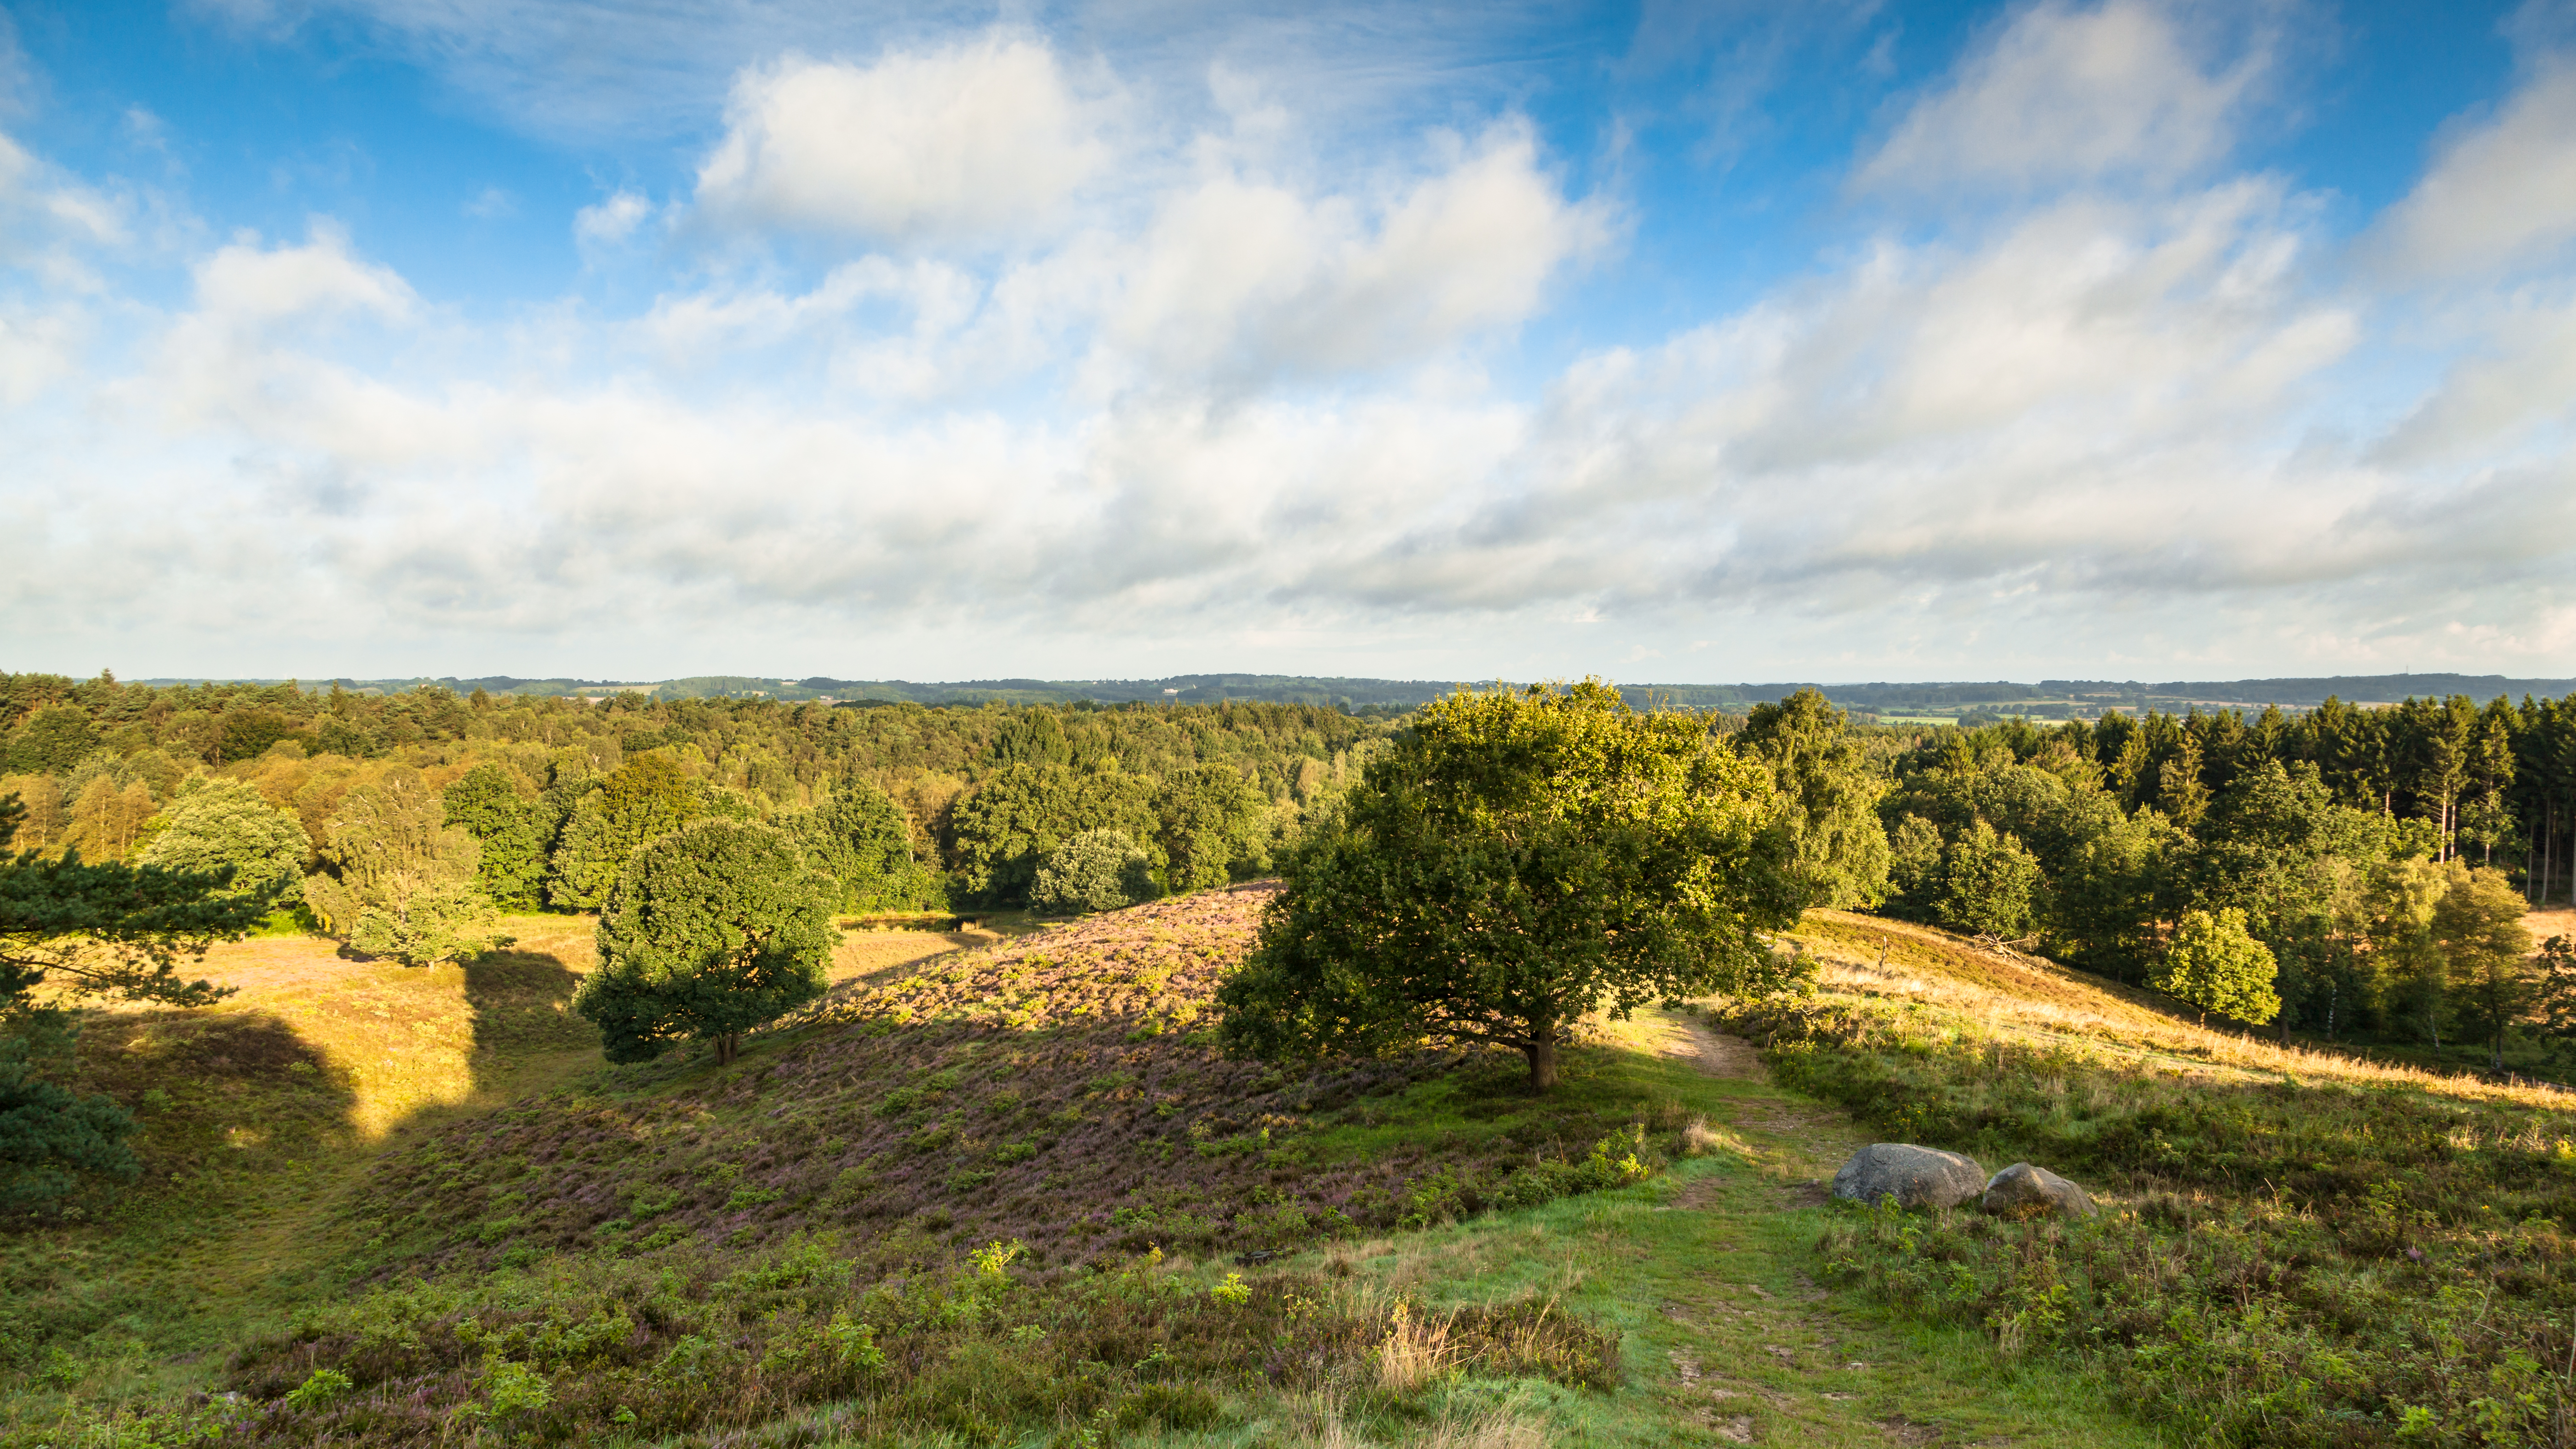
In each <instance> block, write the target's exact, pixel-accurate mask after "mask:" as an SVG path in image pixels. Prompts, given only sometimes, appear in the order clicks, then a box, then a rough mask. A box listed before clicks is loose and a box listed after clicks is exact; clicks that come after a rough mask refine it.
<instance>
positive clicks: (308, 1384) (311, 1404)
mask: <svg viewBox="0 0 2576 1449" xmlns="http://www.w3.org/2000/svg"><path fill="white" fill-rule="evenodd" d="M355 1387H357V1385H356V1384H355V1383H353V1382H351V1381H350V1378H349V1376H348V1375H347V1374H344V1373H342V1372H340V1371H339V1370H338V1369H335V1368H317V1369H315V1370H314V1371H313V1372H312V1373H311V1374H310V1375H308V1376H307V1377H306V1378H305V1380H304V1382H302V1383H300V1384H297V1385H296V1386H295V1387H294V1388H291V1389H289V1390H287V1391H286V1395H285V1397H284V1398H283V1399H281V1400H280V1401H279V1402H281V1403H283V1404H285V1405H286V1407H288V1408H290V1409H294V1410H297V1411H298V1412H305V1411H310V1410H313V1409H319V1408H322V1407H323V1406H325V1405H327V1404H333V1403H337V1402H338V1401H339V1400H341V1399H344V1398H347V1397H348V1394H349V1390H351V1389H353V1388H355Z"/></svg>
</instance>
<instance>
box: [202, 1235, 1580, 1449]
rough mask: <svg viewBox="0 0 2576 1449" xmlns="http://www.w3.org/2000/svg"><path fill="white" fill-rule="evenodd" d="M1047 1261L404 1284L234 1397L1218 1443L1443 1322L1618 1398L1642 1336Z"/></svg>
mask: <svg viewBox="0 0 2576 1449" xmlns="http://www.w3.org/2000/svg"><path fill="white" fill-rule="evenodd" d="M1024 1258H1025V1255H1024V1254H1023V1253H1022V1252H1021V1251H1020V1250H1019V1248H1018V1245H1016V1244H1011V1243H992V1244H988V1245H985V1246H983V1247H981V1248H978V1249H975V1250H974V1251H972V1252H970V1253H967V1254H965V1255H963V1256H962V1258H958V1259H951V1260H949V1261H947V1262H945V1263H940V1264H920V1265H917V1271H914V1272H912V1273H910V1274H908V1275H904V1276H900V1277H880V1278H877V1279H875V1280H874V1281H872V1282H868V1283H866V1284H865V1286H862V1285H861V1283H860V1281H859V1279H858V1278H857V1277H854V1276H853V1275H852V1274H851V1273H850V1272H848V1271H846V1270H847V1269H848V1268H849V1266H850V1264H851V1260H849V1259H845V1258H842V1257H839V1256H838V1255H837V1252H836V1251H835V1250H834V1249H833V1248H831V1247H830V1246H829V1245H827V1244H824V1243H821V1242H819V1241H814V1240H804V1241H800V1242H798V1243H796V1244H794V1245H792V1246H790V1247H789V1248H787V1249H784V1250H781V1251H778V1252H775V1253H772V1254H769V1255H765V1256H755V1257H753V1258H750V1259H742V1258H728V1257H724V1256H721V1255H706V1254H686V1253H684V1254H678V1255H674V1256H671V1257H669V1258H666V1259H663V1260H659V1261H656V1262H650V1263H646V1262H632V1261H629V1262H617V1261H603V1260H599V1259H595V1258H578V1259H576V1258H557V1259H552V1260H549V1261H547V1262H545V1263H543V1264H542V1265H540V1267H539V1268H538V1270H537V1271H535V1272H532V1273H528V1274H505V1275H500V1276H497V1277H493V1278H489V1279H485V1280H483V1281H481V1282H479V1283H475V1284H472V1285H462V1284H431V1283H411V1284H406V1285H400V1286H393V1287H388V1288H384V1289H380V1290H378V1291H376V1292H374V1293H370V1294H368V1295H365V1296H363V1297H361V1298H358V1299H357V1300H355V1301H353V1302H349V1303H346V1304H339V1305H332V1306H328V1307H323V1308H317V1309H315V1310H313V1311H311V1312H309V1313H308V1314H307V1315H306V1316H305V1317H304V1318H303V1320H301V1321H300V1322H298V1323H297V1324H296V1325H295V1326H294V1327H293V1329H292V1330H291V1331H289V1332H287V1333H285V1334H281V1335H278V1336H276V1337H273V1338H269V1339H265V1340H261V1341H258V1342H255V1343H253V1344H251V1345H250V1346H249V1347H247V1348H245V1349H244V1350H242V1351H241V1352H240V1353H239V1354H238V1355H237V1356H236V1358H235V1360H234V1362H233V1365H232V1368H231V1370H230V1372H229V1375H228V1383H229V1387H230V1388H231V1389H232V1390H233V1391H234V1392H237V1393H240V1394H242V1395H244V1396H245V1398H246V1399H247V1400H248V1401H250V1404H249V1406H248V1407H246V1408H245V1409H244V1410H243V1411H242V1412H241V1413H240V1415H239V1417H237V1418H236V1419H234V1420H233V1421H232V1423H231V1424H230V1425H229V1427H228V1433H227V1438H228V1439H230V1440H231V1441H233V1442H240V1443H251V1444H267V1443H274V1444H279V1445H285V1444H296V1445H304V1444H310V1443H314V1442H317V1441H319V1440H322V1439H325V1438H327V1439H329V1440H330V1441H331V1442H335V1443H344V1444H370V1445H373V1444H386V1445H391V1444H415V1445H422V1446H427V1445H431V1444H436V1443H443V1442H448V1441H449V1439H450V1437H451V1436H452V1435H453V1434H454V1433H455V1426H456V1425H457V1424H458V1423H460V1422H466V1423H479V1424H482V1425H484V1426H487V1427H488V1428H489V1429H490V1430H493V1431H497V1432H501V1433H504V1434H506V1435H507V1436H508V1437H510V1438H512V1439H516V1440H524V1441H528V1442H539V1443H565V1442H572V1443H584V1442H593V1441H597V1440H601V1439H607V1438H612V1437H613V1438H636V1437H655V1436H665V1435H674V1434H687V1433H704V1432H709V1431H719V1430H724V1429H731V1428H741V1427H748V1426H751V1425H754V1424H758V1423H763V1422H767V1421H769V1420H772V1419H774V1418H776V1417H778V1416H779V1415H780V1414H781V1413H783V1412H787V1411H791V1410H793V1409H794V1408H795V1407H796V1406H798V1405H806V1404H822V1403H835V1402H847V1403H850V1404H852V1405H854V1407H855V1408H856V1409H857V1410H858V1411H859V1412H860V1413H861V1415H862V1416H863V1417H864V1419H865V1420H866V1421H867V1422H869V1423H871V1424H874V1425H879V1426H882V1427H884V1428H889V1429H910V1430H914V1431H918V1432H924V1433H947V1434H951V1435H956V1436H959V1437H961V1438H965V1439H969V1440H973V1441H976V1442H993V1441H995V1440H998V1439H1003V1438H1007V1437H1012V1436H1015V1435H1021V1434H1026V1433H1029V1432H1032V1431H1045V1430H1049V1429H1052V1428H1053V1427H1055V1426H1056V1425H1058V1424H1060V1423H1062V1422H1065V1421H1067V1420H1071V1421H1075V1422H1082V1423H1094V1424H1099V1425H1103V1426H1107V1427H1110V1428H1114V1429H1118V1430H1121V1431H1124V1432H1141V1431H1144V1430H1146V1429H1149V1428H1153V1427H1157V1426H1159V1427H1162V1428H1166V1429H1172V1430H1183V1431H1191V1430H1203V1429H1209V1428H1214V1427H1218V1426H1219V1425H1220V1424H1221V1423H1222V1422H1223V1419H1224V1407H1223V1402H1222V1400H1221V1399H1220V1398H1219V1394H1220V1393H1221V1392H1223V1391H1224V1390H1225V1389H1226V1388H1228V1387H1229V1386H1232V1387H1239V1388H1242V1389H1245V1390H1247V1391H1249V1390H1254V1389H1267V1388H1285V1389H1289V1390H1292V1391H1294V1390H1300V1389H1312V1388H1327V1387H1331V1386H1334V1385H1337V1384H1347V1385H1354V1386H1355V1385H1360V1384H1363V1383H1369V1382H1374V1380H1375V1376H1376V1372H1377V1369H1376V1366H1377V1364H1378V1362H1379V1361H1380V1360H1381V1359H1382V1358H1384V1357H1385V1355H1386V1354H1387V1352H1389V1350H1388V1349H1387V1348H1386V1345H1387V1344H1389V1343H1390V1342H1393V1343H1395V1344H1396V1345H1397V1347H1396V1349H1395V1350H1394V1351H1395V1352H1397V1353H1403V1352H1407V1351H1410V1350H1411V1349H1412V1348H1413V1347H1414V1346H1416V1345H1415V1340H1417V1339H1418V1338H1419V1337H1420V1334H1421V1327H1420V1326H1421V1325H1423V1324H1426V1323H1436V1324H1437V1325H1438V1326H1439V1332H1440V1344H1441V1347H1440V1350H1439V1353H1440V1360H1441V1364H1442V1367H1443V1370H1444V1371H1446V1372H1458V1373H1468V1374H1493V1375H1497V1376H1503V1377H1526V1376H1541V1377H1546V1378H1550V1379H1554V1380H1555V1381H1557V1382H1560V1383H1564V1384H1567V1385H1569V1386H1575V1387H1594V1388H1607V1387H1612V1386H1615V1384H1616V1383H1617V1371H1616V1364H1617V1343H1616V1339H1615V1338H1614V1337H1613V1336H1611V1335H1609V1334H1606V1333H1604V1332H1602V1331H1601V1330H1598V1329H1595V1328H1593V1327H1591V1326H1590V1325H1588V1324H1585V1323H1583V1322H1581V1321H1580V1320H1578V1319H1575V1318H1572V1317H1570V1316H1568V1315H1566V1314H1564V1313H1562V1312H1560V1311H1558V1310H1556V1309H1554V1308H1553V1307H1551V1306H1549V1305H1547V1304H1544V1303H1540V1302H1538V1301H1535V1300H1512V1301H1508V1302H1503V1303H1492V1304H1481V1305H1474V1306H1471V1307H1466V1308H1460V1309H1455V1310H1437V1311H1435V1310H1434V1309H1432V1308H1430V1307H1428V1306H1426V1305H1424V1304H1422V1303H1419V1302H1414V1301H1410V1300H1395V1301H1391V1302H1382V1301H1375V1300H1372V1299H1370V1298H1368V1297H1367V1296H1365V1295H1364V1294H1362V1293H1360V1292H1358V1291H1356V1290H1354V1289H1353V1288H1352V1287H1351V1286H1350V1285H1348V1284H1345V1283H1337V1282H1335V1281H1334V1280H1329V1279H1326V1278H1323V1277H1319V1276H1316V1275H1311V1274H1292V1273H1277V1274H1266V1275H1261V1276H1257V1277H1249V1278H1247V1277H1245V1276H1243V1275H1240V1274H1237V1275H1233V1276H1230V1277H1229V1278H1228V1279H1227V1280H1226V1281H1225V1282H1223V1283H1220V1284H1218V1285H1216V1291H1202V1290H1201V1289H1199V1288H1198V1287H1197V1286H1196V1285H1195V1284H1194V1283H1193V1282H1192V1281H1190V1280H1189V1279H1187V1278H1185V1277H1182V1276H1179V1275H1177V1274H1175V1273H1173V1272H1171V1271H1169V1269H1168V1268H1167V1266H1166V1265H1164V1264H1163V1262H1162V1260H1161V1255H1160V1254H1148V1255H1146V1256H1144V1257H1141V1258H1136V1259H1131V1260H1126V1261H1123V1262H1121V1263H1119V1264H1117V1265H1115V1266H1112V1267H1107V1268H1104V1269H1102V1270H1099V1271H1055V1272H1051V1273H1044V1274H1037V1273H1032V1272H1031V1271H1030V1270H1029V1269H1028V1268H1027V1267H1025V1266H1024ZM860 1276H865V1275H864V1274H862V1275H860ZM315 1385H322V1386H326V1387H324V1388H321V1389H315V1388H314V1387H313V1386H315ZM1420 1387H1421V1386H1420V1385H1419V1384H1416V1385H1412V1386H1411V1388H1410V1389H1409V1390H1408V1391H1413V1390H1418V1389H1419V1388H1420Z"/></svg>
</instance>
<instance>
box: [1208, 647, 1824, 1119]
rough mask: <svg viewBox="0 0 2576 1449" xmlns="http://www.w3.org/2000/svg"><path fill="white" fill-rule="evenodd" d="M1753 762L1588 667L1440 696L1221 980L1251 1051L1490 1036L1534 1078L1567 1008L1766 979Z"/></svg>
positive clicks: (1766, 901) (1775, 894) (1790, 905)
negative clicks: (1547, 680) (1587, 673)
mask: <svg viewBox="0 0 2576 1449" xmlns="http://www.w3.org/2000/svg"><path fill="white" fill-rule="evenodd" d="M1785 817H1786V808H1785V805H1784V802H1783V801H1782V800H1781V799H1780V798H1779V797H1778V796H1777V795H1776V793H1775V792H1774V790H1773V787H1772V782H1771V772H1770V770H1768V769H1767V768H1765V767H1764V766H1763V765H1762V764H1761V763H1759V762H1757V761H1754V760H1749V759H1746V758H1744V757H1743V756H1741V755H1738V754H1737V753H1736V752H1735V751H1734V750H1732V749H1730V748H1729V747H1728V746H1727V745H1726V743H1725V742H1724V741H1722V740H1718V739H1715V738H1713V737H1711V736H1710V734H1709V733H1708V731H1707V729H1706V728H1705V726H1704V725H1703V724H1702V722H1701V721H1700V720H1699V719H1697V718H1695V717H1693V716H1689V715H1685V714H1677V713H1639V712H1637V711H1634V710H1631V709H1630V708H1629V707H1628V706H1627V705H1626V704H1625V703H1623V702H1622V701H1621V699H1620V697H1619V694H1618V692H1617V691H1616V690H1615V689H1612V688H1611V687H1610V686H1608V685H1606V684H1602V683H1600V682H1598V681H1595V680H1586V681H1584V682H1583V683H1581V684H1577V685H1574V686H1571V687H1569V688H1551V687H1545V686H1536V687H1533V688H1531V689H1529V690H1527V691H1525V692H1519V691H1513V690H1509V689H1496V690H1492V691H1488V692H1467V693H1460V694H1456V695H1452V696H1450V697H1449V698H1447V699H1444V700H1441V701H1439V702H1438V703H1435V704H1432V705H1430V706H1428V707H1426V708H1425V709H1424V710H1423V712H1422V715H1421V717H1420V721H1419V723H1418V724H1417V726H1416V727H1415V729H1414V730H1413V732H1412V733H1411V734H1410V735H1408V736H1406V737H1405V738H1403V739H1401V740H1399V741H1398V742H1397V743H1396V745H1395V747H1394V748H1393V749H1392V750H1391V751H1389V752H1388V753H1387V754H1386V755H1385V756H1383V757H1382V758H1380V759H1379V760H1377V761H1375V762H1373V763H1372V764H1371V765H1370V766H1369V768H1368V770H1367V772H1366V774H1365V775H1364V776H1363V778H1362V782H1361V784H1360V785H1359V786H1358V787H1357V788H1356V789H1354V790H1353V791H1352V792H1351V796H1350V801H1349V806H1348V810H1347V813H1346V815H1345V817H1344V823H1343V825H1342V827H1341V828H1340V829H1339V830H1338V831H1337V832H1336V833H1334V834H1332V835H1330V836H1329V837H1327V838H1325V839H1323V840H1321V841H1319V842H1317V843H1315V844H1314V845H1312V846H1311V847H1309V848H1308V849H1307V850H1306V851H1305V852H1304V853H1303V855H1302V857H1301V858H1300V859H1299V860H1298V861H1297V862H1296V864H1295V865H1294V867H1293V868H1292V870H1291V871H1290V873H1289V879H1288V885H1287V889H1286V890H1285V891H1284V892H1283V893H1282V894H1281V895H1280V897H1279V898H1278V900H1277V901H1275V902H1274V903H1273V904H1272V906H1271V908H1270V912H1269V915H1268V917H1267V919H1266V920H1265V922H1264V924H1263V928H1262V933H1261V937H1260V941H1259V943H1258V945H1257V946H1256V947H1255V949H1254V951H1253V954H1252V956H1251V959H1250V960H1249V961H1248V962H1247V963H1246V964H1245V967H1244V969H1243V970H1242V971H1241V972H1240V973H1239V974H1237V975H1236V976H1235V977H1234V978H1233V979H1232V980H1231V981H1229V982H1228V983H1227V984H1226V985H1225V986H1224V987H1223V988H1222V989H1221V991H1220V993H1219V1000H1220V1001H1221V1002H1222V1003H1223V1005H1224V1007H1225V1013H1226V1015H1225V1022H1224V1036H1225V1040H1226V1042H1227V1043H1228V1045H1229V1046H1230V1047H1232V1048H1233V1049H1235V1050H1238V1051H1241V1052H1245V1053H1248V1054H1251V1055H1256V1056H1265V1057H1277V1056H1291V1055H1307V1054H1315V1053H1323V1052H1365V1051H1371V1050H1383V1049H1399V1048H1401V1047H1403V1046H1406V1045H1409V1044H1411V1043H1415V1042H1419V1041H1422V1040H1424V1039H1427V1038H1428V1039H1448V1040H1456V1041H1475V1042H1490V1043H1494V1044H1497V1045H1501V1046H1507V1047H1511V1048H1514V1049H1516V1050H1518V1051H1520V1052H1522V1053H1523V1054H1525V1055H1526V1056H1527V1057H1528V1059H1529V1074H1530V1075H1529V1080H1530V1086H1531V1088H1532V1089H1533V1090H1536V1091H1545V1090H1547V1089H1548V1088H1550V1087H1552V1086H1554V1085H1555V1083H1556V1080H1557V1049H1558V1047H1559V1046H1560V1045H1561V1044H1562V1043H1563V1042H1564V1041H1565V1040H1566V1038H1567V1034H1568V1031H1569V1029H1570V1028H1571V1027H1572V1025H1573V1024H1574V1022H1575V1021H1576V1020H1578V1019H1579V1018H1581V1017H1582V1016H1584V1015H1585V1014H1586V1013H1588V1012H1592V1011H1595V1010H1598V1009H1601V1008H1603V1007H1607V1008H1609V1009H1610V1010H1612V1011H1613V1012H1615V1013H1619V1014H1625V1013H1626V1012H1627V1011H1629V1010H1630V1009H1632V1008H1634V1007H1636V1006H1638V1005H1641V1004H1644V1003H1646V1002H1650V1001H1654V1000H1657V999H1659V998H1663V997H1669V996H1683V995H1697V994H1701V993H1705V992H1711V991H1732V992H1750V991H1758V990H1763V989H1768V988H1770V987H1772V986H1775V985H1777V984H1779V983H1780V982H1781V981H1782V980H1783V979H1784V977H1785V971H1786V967H1785V965H1784V964H1783V963H1782V961H1781V960H1780V958H1778V957H1776V956H1775V955H1774V954H1773V953H1772V951H1771V950H1770V949H1769V948H1768V947H1767V946H1766V945H1765V943H1764V942H1763V941H1762V939H1761V937H1760V935H1759V932H1761V931H1763V930H1765V929H1778V928H1782V927H1785V926H1788V925H1789V924H1791V923H1792V922H1794V921H1795V920H1796V919H1797V916H1798V912H1799V910H1800V909H1801V908H1802V907H1803V906H1804V905H1805V904H1806V900H1805V894H1804V892H1805V889H1806V887H1805V886H1804V885H1803V884H1802V881H1801V878H1800V876H1799V873H1798V872H1797V870H1796V869H1795V851H1796V835H1795V832H1794V830H1793V829H1792V828H1791V826H1790V824H1789V823H1788V821H1787V819H1786V818H1785Z"/></svg>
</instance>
